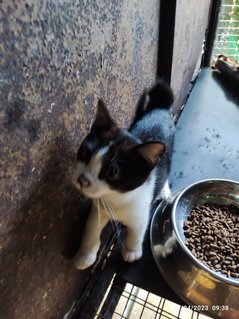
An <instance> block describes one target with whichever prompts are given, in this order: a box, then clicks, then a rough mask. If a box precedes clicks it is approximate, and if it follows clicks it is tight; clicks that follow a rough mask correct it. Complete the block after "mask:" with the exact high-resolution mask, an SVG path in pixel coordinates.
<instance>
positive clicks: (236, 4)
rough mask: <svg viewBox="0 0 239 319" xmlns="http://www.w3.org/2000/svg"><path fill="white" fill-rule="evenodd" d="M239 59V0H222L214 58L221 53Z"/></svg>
mask: <svg viewBox="0 0 239 319" xmlns="http://www.w3.org/2000/svg"><path fill="white" fill-rule="evenodd" d="M221 54H223V55H226V56H229V57H233V58H234V59H235V60H237V61H239V0H222V2H221V8H220V12H219V17H218V25H217V31H216V36H215V41H214V47H213V53H212V60H213V61H214V60H215V59H216V58H217V57H218V56H219V55H221Z"/></svg>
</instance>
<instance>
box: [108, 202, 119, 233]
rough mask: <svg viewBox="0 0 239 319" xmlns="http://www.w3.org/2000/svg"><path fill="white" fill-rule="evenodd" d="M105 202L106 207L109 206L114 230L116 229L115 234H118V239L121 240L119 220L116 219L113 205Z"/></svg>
mask: <svg viewBox="0 0 239 319" xmlns="http://www.w3.org/2000/svg"><path fill="white" fill-rule="evenodd" d="M104 202H105V205H107V207H108V209H109V213H110V216H112V222H113V224H114V226H115V227H114V228H115V232H116V234H117V237H118V238H120V229H119V225H118V223H117V218H116V214H115V211H114V208H113V207H112V205H110V203H109V202H107V201H104ZM113 224H112V225H113Z"/></svg>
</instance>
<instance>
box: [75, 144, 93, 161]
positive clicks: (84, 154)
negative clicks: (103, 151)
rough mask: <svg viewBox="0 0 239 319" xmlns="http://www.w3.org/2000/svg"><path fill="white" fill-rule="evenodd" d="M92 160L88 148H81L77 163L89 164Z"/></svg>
mask: <svg viewBox="0 0 239 319" xmlns="http://www.w3.org/2000/svg"><path fill="white" fill-rule="evenodd" d="M90 158H91V151H90V150H89V148H87V147H80V149H79V151H78V153H77V161H81V162H84V163H86V164H88V162H89V161H90Z"/></svg>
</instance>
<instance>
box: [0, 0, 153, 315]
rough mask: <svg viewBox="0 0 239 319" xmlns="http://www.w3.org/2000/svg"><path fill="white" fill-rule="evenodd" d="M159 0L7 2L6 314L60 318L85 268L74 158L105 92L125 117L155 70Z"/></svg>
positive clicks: (3, 83)
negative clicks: (77, 261)
mask: <svg viewBox="0 0 239 319" xmlns="http://www.w3.org/2000/svg"><path fill="white" fill-rule="evenodd" d="M157 26H158V1H156V0H154V1H151V2H150V3H148V1H146V0H144V1H134V2H130V1H127V0H123V1H118V0H116V1H110V0H107V1H101V2H99V1H96V0H94V1H83V0H80V1H71V0H61V1H57V0H45V1H43V0H40V1H34V0H29V1H23V0H19V1H14V0H12V1H10V0H9V1H4V2H3V1H0V151H1V157H0V164H1V171H0V174H1V179H0V183H1V184H0V196H1V197H0V209H1V211H0V317H1V318H3V319H5V318H7V319H13V318H14V319H15V318H17V319H21V318H32V317H33V316H34V318H36V319H38V318H49V319H50V318H60V317H62V316H63V313H64V312H66V311H67V309H68V307H69V305H70V304H71V302H72V300H73V299H74V298H75V297H76V296H77V294H78V293H79V291H80V288H81V283H83V282H84V280H85V277H86V275H85V273H82V272H77V271H75V270H74V269H73V266H72V265H71V263H70V261H68V260H67V259H65V258H64V257H63V256H62V251H63V250H64V248H65V245H66V242H67V238H68V236H70V234H71V232H72V229H73V228H74V226H75V225H76V224H77V223H83V221H82V222H81V220H83V219H84V218H85V217H84V216H83V215H85V214H84V209H83V208H82V207H84V201H83V199H81V198H80V197H79V195H78V194H77V193H76V192H75V191H74V189H73V188H72V187H71V186H70V181H69V167H71V165H72V164H73V162H74V159H75V153H76V149H77V147H78V145H79V143H80V141H81V139H82V138H83V136H84V135H85V133H86V132H87V130H88V129H89V126H90V123H91V121H92V119H93V115H94V112H95V105H96V102H97V100H98V98H99V97H102V98H103V99H104V100H105V101H106V104H107V105H109V108H110V111H111V113H112V115H113V116H114V117H115V118H116V119H117V120H118V122H119V124H120V125H127V124H128V123H129V119H130V117H131V116H132V112H133V109H134V106H135V104H136V100H137V98H138V95H139V93H140V92H141V90H142V88H143V87H144V86H145V85H149V84H151V82H152V81H153V79H154V77H155V70H156V56H157V39H158V34H157V33H158V30H157Z"/></svg>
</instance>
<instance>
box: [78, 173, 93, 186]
mask: <svg viewBox="0 0 239 319" xmlns="http://www.w3.org/2000/svg"><path fill="white" fill-rule="evenodd" d="M77 183H79V184H80V186H81V187H89V186H90V185H91V182H90V180H89V179H88V178H87V177H86V176H85V175H84V174H81V175H80V176H79V177H78V179H77Z"/></svg>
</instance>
